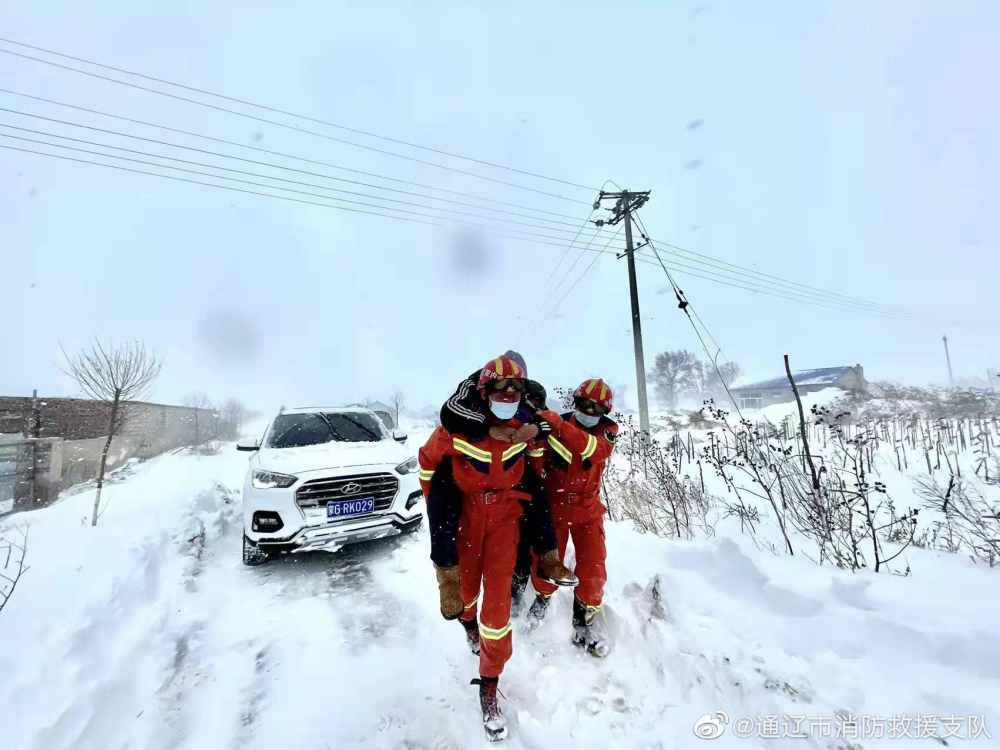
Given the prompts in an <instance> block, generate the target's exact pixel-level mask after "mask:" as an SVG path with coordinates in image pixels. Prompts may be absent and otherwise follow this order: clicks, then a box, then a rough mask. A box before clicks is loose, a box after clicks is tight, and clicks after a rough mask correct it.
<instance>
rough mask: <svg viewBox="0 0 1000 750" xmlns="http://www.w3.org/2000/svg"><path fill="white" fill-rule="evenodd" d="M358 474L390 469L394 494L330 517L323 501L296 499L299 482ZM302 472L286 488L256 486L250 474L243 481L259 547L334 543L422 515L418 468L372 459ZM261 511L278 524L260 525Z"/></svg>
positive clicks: (247, 529) (246, 521)
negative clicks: (370, 507) (361, 510)
mask: <svg viewBox="0 0 1000 750" xmlns="http://www.w3.org/2000/svg"><path fill="white" fill-rule="evenodd" d="M359 475H373V476H374V475H379V476H385V475H391V476H392V477H393V478H395V479H396V480H397V487H396V491H395V494H394V495H393V497H392V500H391V501H390V502H389V503H388V505H387V507H385V508H381V509H377V510H376V511H375V512H374V513H370V514H366V515H358V516H347V517H341V518H328V517H327V511H326V504H325V503H320V504H315V505H313V504H307V505H301V506H300V505H299V504H298V502H297V500H296V497H297V491H298V490H299V488H301V487H302V486H305V485H306V484H309V483H311V482H314V481H324V482H325V481H327V480H330V481H334V480H338V479H341V478H343V477H352V478H353V477H357V476H359ZM298 477H299V480H298V481H297V482H296V483H295V484H294V485H292V486H291V487H288V488H272V489H259V488H255V487H254V486H253V482H252V479H251V474H248V476H247V478H246V481H245V483H244V486H243V531H244V534H246V536H247V538H248V539H249V540H250V541H251V542H253V543H255V544H258V545H260V547H261V549H265V550H298V549H335V548H337V547H341V546H343V545H345V544H354V543H356V542H362V541H366V540H368V539H378V538H380V537H383V536H393V535H395V534H399V533H402V532H403V531H406V530H409V529H412V528H416V526H417V525H418V524H419V523H420V519H421V518H422V517H423V514H422V505H423V503H422V499H423V495H422V493H421V491H420V484H419V483H418V481H417V476H416V474H415V473H411V474H402V475H401V474H398V473H396V472H395V471H394V467H392V466H387V465H383V464H374V465H366V466H364V467H344V468H342V469H336V470H329V469H324V470H317V471H314V472H302V473H300V474H299V475H298ZM377 502H383V501H382V500H379V501H377ZM376 508H378V506H376ZM258 514H260V515H268V514H270V515H272V516H273V515H277V516H278V517H279V518H280V521H281V525H280V527H279V528H277V529H274V530H273V531H272V530H270V529H267V528H261V527H259V526H258V524H257V523H255V517H256V515H258Z"/></svg>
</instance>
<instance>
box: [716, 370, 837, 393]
mask: <svg viewBox="0 0 1000 750" xmlns="http://www.w3.org/2000/svg"><path fill="white" fill-rule="evenodd" d="M853 369H854V368H853V367H850V366H847V365H845V366H843V367H818V368H816V369H814V370H795V371H793V372H792V377H793V378H795V384H796V385H836V384H837V382H838V381H839V380H840V379H841V378H842V377H844V376H845V375H847V374H848V373H849V372H851V371H852V370H853ZM778 388H791V385H789V384H788V377H787V376H786V375H780V376H779V377H776V378H768V379H767V380H757V381H755V382H753V383H737V384H735V385H734V386H733V387H732V388H731V390H734V391H770V390H775V389H778Z"/></svg>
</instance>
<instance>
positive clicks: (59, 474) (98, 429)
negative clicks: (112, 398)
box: [0, 396, 217, 510]
mask: <svg viewBox="0 0 1000 750" xmlns="http://www.w3.org/2000/svg"><path fill="white" fill-rule="evenodd" d="M32 402H33V399H32V398H31V397H16V396H15V397H10V396H0V438H2V439H3V442H5V443H7V444H10V443H11V442H12V441H15V440H17V441H24V447H25V448H26V449H27V448H28V447H30V446H33V448H31V450H32V451H33V455H34V458H33V462H34V465H35V470H34V478H35V482H34V483H33V484H32V483H31V482H30V481H29V477H30V476H31V472H30V468H29V467H27V466H26V467H24V468H25V471H26V472H27V473H26V475H25V476H24V477H23V481H19V482H18V485H17V486H18V491H17V493H16V494H15V497H14V501H15V508H16V509H18V510H21V509H27V508H30V507H42V506H44V505H48V504H49V503H50V502H52V501H53V500H55V498H56V497H57V496H58V494H59V492H61V491H62V490H63V489H65V488H66V487H69V486H71V485H73V484H77V483H79V482H84V481H87V480H88V479H93V478H94V477H95V476H97V471H98V467H99V465H100V455H101V451H102V450H103V448H104V441H105V439H106V438H107V434H108V433H107V429H108V420H109V418H110V409H109V408H108V407H107V406H106V405H105V404H102V403H100V402H98V401H91V400H87V399H74V398H39V399H38V415H37V417H36V416H35V415H34V414H33V411H32ZM129 408H130V412H129V419H128V421H127V422H126V424H125V426H124V427H123V428H122V429H121V430H120V431H119V433H118V435H116V436H115V439H114V441H113V443H112V445H111V450H110V451H109V453H108V469H109V470H110V469H114V468H116V467H118V466H120V465H121V464H123V463H125V461H127V460H128V459H129V458H132V457H133V456H137V457H139V458H149V457H151V456H155V455H158V454H160V453H164V452H165V451H168V450H172V449H174V448H179V447H181V446H184V445H194V444H196V443H199V442H203V441H204V440H206V439H207V438H209V437H212V436H214V435H215V434H216V430H217V421H216V420H217V418H216V416H215V413H214V412H212V411H211V410H208V409H193V408H190V407H185V406H169V405H166V404H150V403H144V402H142V403H134V404H131V405H130V406H129ZM35 419H37V421H38V423H37V429H34V428H35V427H36V425H34V424H33V420H35ZM29 452H30V451H29ZM25 455H28V454H27V453H25ZM19 466H20V464H19ZM30 487H33V488H34V497H29V495H30V494H31V491H30V490H29V488H30ZM3 499H6V498H0V500H3Z"/></svg>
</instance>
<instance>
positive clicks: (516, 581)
mask: <svg viewBox="0 0 1000 750" xmlns="http://www.w3.org/2000/svg"><path fill="white" fill-rule="evenodd" d="M529 577H530V576H528V575H527V574H525V575H518V574H517V573H514V577H513V578H511V579H510V616H511V617H519V616H520V615H521V610H522V609H524V591H525V589H527V588H528V578H529Z"/></svg>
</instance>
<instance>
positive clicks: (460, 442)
mask: <svg viewBox="0 0 1000 750" xmlns="http://www.w3.org/2000/svg"><path fill="white" fill-rule="evenodd" d="M504 425H505V426H511V427H515V428H516V427H519V426H520V425H521V422H520V421H518V420H517V419H516V418H515V419H511V420H509V421H508V422H505V423H504ZM544 454H545V448H544V446H543V445H541V444H537V445H536V444H534V443H532V444H528V443H517V444H514V445H511V444H510V443H504V442H501V441H499V440H495V439H494V438H492V437H490V436H489V435H487V436H486V437H469V436H464V435H459V434H454V433H451V432H448V430H446V429H445V428H444V427H438V428H437V429H436V430H435V431H434V433H433V434H432V435H431V437H430V440H428V441H427V444H426V445H425V446H424V447H423V448H421V449H420V452H419V454H418V460H419V462H420V485H421V487H422V488H423V491H424V497H430V492H431V487H430V482H431V479H432V477H433V476H434V472H435V471H436V470H437V467H438V466H439V465H440V464H441V462H442V461H444V460H446V459H450V460H451V465H452V473H453V475H454V477H455V483H456V484H457V485H458V488H459V490H461V492H462V515H461V518H460V519H459V522H458V538H457V540H456V541H457V544H458V564H459V573H460V576H461V588H462V599H463V602H464V604H465V609H464V611H463V613H462V619H463V620H464V621H466V622H471V621H472V620H474V619H475V617H476V612H477V605H479V599H480V597H479V594H480V588H481V589H482V604H481V607H478V608H479V609H481V612H480V613H479V637H480V654H479V673H480V675H482V676H483V677H499V676H500V673H501V672H502V671H503V667H504V664H506V663H507V660H508V659H510V656H511V654H512V653H513V642H512V639H511V624H510V603H511V594H510V584H511V578H512V577H513V575H514V565H515V562H516V559H517V541H518V534H519V525H518V519H520V517H521V513H522V509H521V503H520V502H519V501H520V500H530V499H531V496H530V495H529V494H527V493H526V492H519V491H517V490H515V489H514V488H515V487H516V486H517V484H518V483H519V482H520V481H521V477H522V476H523V474H524V467H525V463H526V462H527V461H532V462H534V463H535V465H536V466H535V468H536V470H537V471H541V470H542V462H543V456H544Z"/></svg>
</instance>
